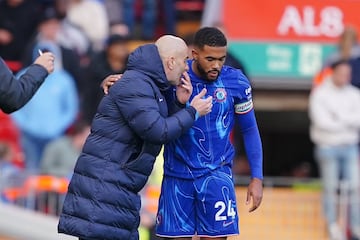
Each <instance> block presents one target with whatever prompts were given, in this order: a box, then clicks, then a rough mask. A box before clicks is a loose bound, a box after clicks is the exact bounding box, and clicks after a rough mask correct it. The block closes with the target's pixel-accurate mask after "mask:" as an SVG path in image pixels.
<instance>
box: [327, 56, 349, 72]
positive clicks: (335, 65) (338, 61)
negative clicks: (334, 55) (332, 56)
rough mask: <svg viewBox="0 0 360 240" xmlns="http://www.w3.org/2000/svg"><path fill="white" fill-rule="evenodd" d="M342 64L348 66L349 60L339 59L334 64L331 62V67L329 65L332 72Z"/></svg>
mask: <svg viewBox="0 0 360 240" xmlns="http://www.w3.org/2000/svg"><path fill="white" fill-rule="evenodd" d="M342 64H346V65H350V62H349V60H347V59H339V60H337V61H336V62H333V63H332V64H331V65H330V68H331V69H332V70H335V69H336V68H337V67H338V66H340V65H342Z"/></svg>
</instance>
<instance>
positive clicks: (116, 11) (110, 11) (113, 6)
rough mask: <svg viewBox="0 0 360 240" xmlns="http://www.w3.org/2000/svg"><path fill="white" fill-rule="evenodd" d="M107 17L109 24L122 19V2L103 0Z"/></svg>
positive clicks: (119, 0)
mask: <svg viewBox="0 0 360 240" xmlns="http://www.w3.org/2000/svg"><path fill="white" fill-rule="evenodd" d="M103 2H104V6H105V9H106V12H107V15H108V18H109V25H110V26H111V25H113V24H116V23H120V22H123V21H124V16H123V2H122V1H121V0H103Z"/></svg>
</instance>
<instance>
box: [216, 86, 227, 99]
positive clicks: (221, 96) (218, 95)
mask: <svg viewBox="0 0 360 240" xmlns="http://www.w3.org/2000/svg"><path fill="white" fill-rule="evenodd" d="M226 95H227V94H226V91H225V89H224V88H217V89H216V90H215V92H214V99H215V101H216V102H224V101H225V100H226Z"/></svg>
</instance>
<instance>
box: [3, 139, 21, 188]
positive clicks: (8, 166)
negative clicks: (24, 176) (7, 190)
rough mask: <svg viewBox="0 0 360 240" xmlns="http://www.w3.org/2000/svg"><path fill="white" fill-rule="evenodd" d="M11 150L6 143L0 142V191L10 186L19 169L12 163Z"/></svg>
mask: <svg viewBox="0 0 360 240" xmlns="http://www.w3.org/2000/svg"><path fill="white" fill-rule="evenodd" d="M12 158H13V156H12V150H11V147H10V146H9V144H8V143H6V142H0V190H2V188H3V187H5V186H6V185H10V184H11V181H12V179H14V178H15V176H16V175H17V174H18V173H20V171H21V169H20V168H19V167H18V166H16V165H15V164H13V162H12Z"/></svg>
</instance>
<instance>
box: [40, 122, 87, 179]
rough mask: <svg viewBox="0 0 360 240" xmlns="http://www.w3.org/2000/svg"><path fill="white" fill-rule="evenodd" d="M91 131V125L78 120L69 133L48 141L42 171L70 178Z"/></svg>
mask: <svg viewBox="0 0 360 240" xmlns="http://www.w3.org/2000/svg"><path fill="white" fill-rule="evenodd" d="M89 133H90V125H89V124H88V123H86V122H84V121H78V122H76V123H75V124H74V125H73V126H72V127H71V129H70V131H69V133H68V134H66V135H64V136H63V137H60V138H58V139H55V140H53V141H51V142H50V143H48V144H47V145H46V147H45V149H44V154H43V156H42V160H41V168H40V172H41V173H43V174H49V175H53V176H57V177H65V178H69V179H70V177H71V174H72V173H73V171H74V167H75V163H76V160H77V158H78V157H79V156H80V153H81V150H82V147H83V145H84V143H85V140H86V137H87V136H88V135H89Z"/></svg>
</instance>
